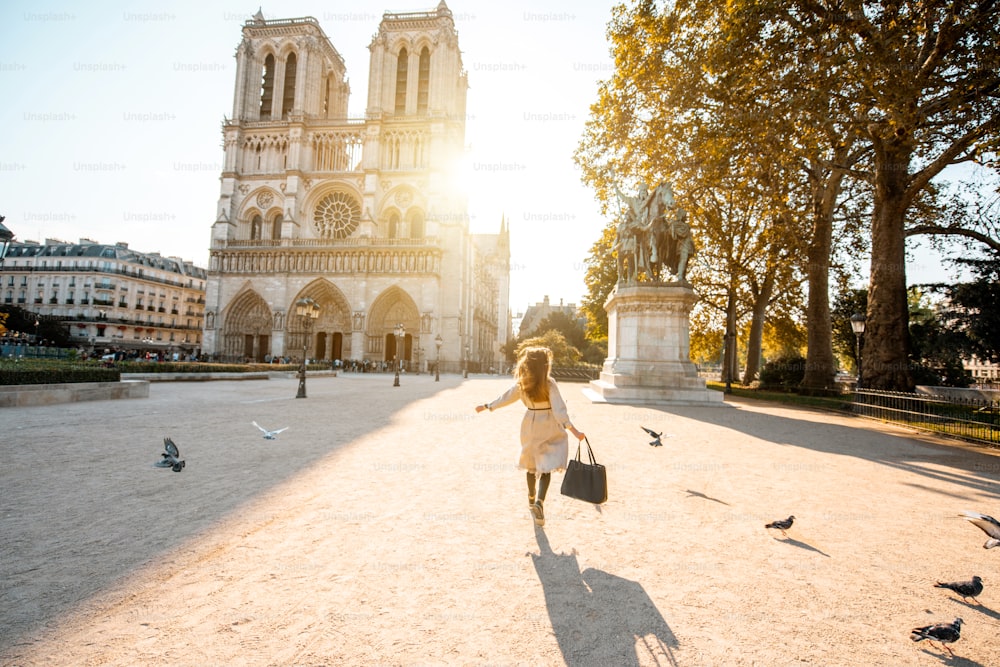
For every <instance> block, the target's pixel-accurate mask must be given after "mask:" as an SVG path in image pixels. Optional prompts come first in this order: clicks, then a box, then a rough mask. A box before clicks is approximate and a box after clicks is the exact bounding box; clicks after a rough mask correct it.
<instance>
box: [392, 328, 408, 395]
mask: <svg viewBox="0 0 1000 667" xmlns="http://www.w3.org/2000/svg"><path fill="white" fill-rule="evenodd" d="M405 333H406V332H405V331H404V329H403V325H402V323H400V324H397V325H396V330H395V335H396V355H395V356H396V360H395V363H394V364H393V365H394V366H395V367H396V379H395V380H393V381H392V386H393V387H398V386H399V341H400V339H401V338H402V337H403V335H404V334H405Z"/></svg>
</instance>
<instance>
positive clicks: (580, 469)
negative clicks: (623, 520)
mask: <svg viewBox="0 0 1000 667" xmlns="http://www.w3.org/2000/svg"><path fill="white" fill-rule="evenodd" d="M584 442H586V443H587V455H588V456H589V457H590V463H585V462H584V461H581V460H580V447H581V445H580V443H577V445H576V458H574V459H570V460H569V463H568V464H567V465H566V474H565V475H564V476H563V481H562V487H561V488H560V489H559V491H560V492H561V493H562V494H563V495H564V496H569V497H570V498H576V499H577V500H583V501H586V502H588V503H595V504H598V505H599V504H601V503H603V502H605V501H607V499H608V474H607V471H606V470H605V469H604V466H602V465H601V464H600V463H598V462H597V460H596V459H595V458H594V450H593V449H591V447H590V441H589V440H587V439H586V438H584Z"/></svg>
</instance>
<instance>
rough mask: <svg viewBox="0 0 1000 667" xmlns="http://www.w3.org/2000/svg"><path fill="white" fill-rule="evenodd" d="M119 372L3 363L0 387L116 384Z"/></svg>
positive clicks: (57, 364)
mask: <svg viewBox="0 0 1000 667" xmlns="http://www.w3.org/2000/svg"><path fill="white" fill-rule="evenodd" d="M119 380H121V372H120V371H118V370H117V369H114V368H101V367H99V366H89V365H84V364H68V363H65V362H63V363H60V362H55V361H5V362H2V363H0V385H16V384H63V383H71V382H72V383H76V382H118V381H119Z"/></svg>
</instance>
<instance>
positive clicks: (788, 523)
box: [764, 515, 795, 537]
mask: <svg viewBox="0 0 1000 667" xmlns="http://www.w3.org/2000/svg"><path fill="white" fill-rule="evenodd" d="M794 521H795V516H794V515H793V516H790V517H788V518H787V519H784V520H781V521H772V522H771V523H769V524H767V525H765V526H764V527H765V528H777V529H778V530H780V531H781V534H782V535H785V537H787V536H788V535H787V533H785V531H786V530H788V529H789V528H791V527H792V523H793V522H794Z"/></svg>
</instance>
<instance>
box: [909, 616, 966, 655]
mask: <svg viewBox="0 0 1000 667" xmlns="http://www.w3.org/2000/svg"><path fill="white" fill-rule="evenodd" d="M962 623H963V621H962V619H960V618H956V619H955V620H954V621H952V622H951V623H935V624H934V625H925V626H924V627H922V628H913V629H912V630H910V639H912V640H913V641H915V642H919V641H923V640H925V639H926V640H928V641H930V643H931V645H932V646H933V645H934V641H935V640H937V641H938V642H940V643H941V646H942V648H944V650H946V651H948V653H951V655H952V657H954V655H955V654H954V653H953V652H952V650H951V649H950V648H948V647H947V646H945V644H951V643H953V642H957V641H958V639H959V637H961V636H962V635H961V628H962Z"/></svg>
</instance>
